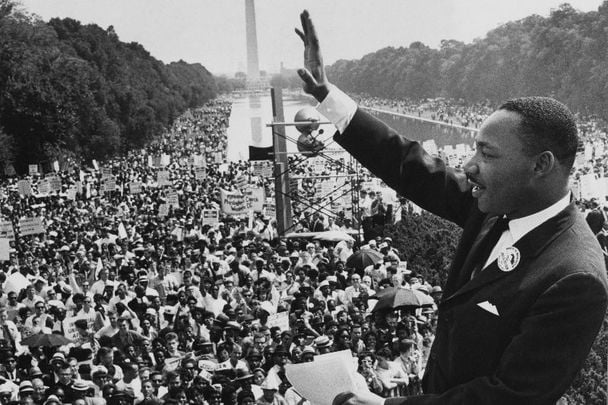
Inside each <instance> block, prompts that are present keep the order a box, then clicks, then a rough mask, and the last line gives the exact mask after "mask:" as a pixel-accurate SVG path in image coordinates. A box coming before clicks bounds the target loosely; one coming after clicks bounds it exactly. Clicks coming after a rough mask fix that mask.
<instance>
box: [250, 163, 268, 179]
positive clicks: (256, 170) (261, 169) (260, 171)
mask: <svg viewBox="0 0 608 405" xmlns="http://www.w3.org/2000/svg"><path fill="white" fill-rule="evenodd" d="M251 168H252V172H253V175H254V176H259V177H271V176H272V162H271V161H270V160H255V161H253V162H251Z"/></svg>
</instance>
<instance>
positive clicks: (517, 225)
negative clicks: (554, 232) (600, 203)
mask: <svg viewBox="0 0 608 405" xmlns="http://www.w3.org/2000/svg"><path fill="white" fill-rule="evenodd" d="M568 204H570V193H567V194H566V195H565V196H564V197H562V198H561V199H560V200H558V201H557V202H556V203H555V204H553V205H550V206H549V207H547V208H545V209H543V210H541V211H538V212H535V213H534V214H531V215H528V216H526V217H522V218H517V219H512V220H511V221H509V231H510V232H511V236H512V238H513V243H515V242H517V241H518V240H519V239H521V238H523V237H524V235H525V234H527V233H528V232H530V231H531V230H532V229H534V228H536V227H537V226H539V225H540V224H542V223H544V222H546V221H548V220H549V219H551V218H553V217H554V216H556V215H557V214H559V213H560V212H561V211H563V210H564V209H565V208H566V207H567V206H568Z"/></svg>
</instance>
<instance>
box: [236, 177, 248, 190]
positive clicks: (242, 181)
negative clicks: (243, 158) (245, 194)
mask: <svg viewBox="0 0 608 405" xmlns="http://www.w3.org/2000/svg"><path fill="white" fill-rule="evenodd" d="M234 183H235V184H236V187H237V188H238V189H239V190H241V191H243V190H244V189H245V188H246V187H247V186H249V179H248V176H247V175H244V174H242V175H240V176H238V177H237V178H236V179H234Z"/></svg>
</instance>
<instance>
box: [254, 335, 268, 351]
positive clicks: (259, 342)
mask: <svg viewBox="0 0 608 405" xmlns="http://www.w3.org/2000/svg"><path fill="white" fill-rule="evenodd" d="M253 345H254V346H255V348H256V349H257V350H259V351H262V350H264V346H266V337H264V336H256V337H255V338H254V339H253Z"/></svg>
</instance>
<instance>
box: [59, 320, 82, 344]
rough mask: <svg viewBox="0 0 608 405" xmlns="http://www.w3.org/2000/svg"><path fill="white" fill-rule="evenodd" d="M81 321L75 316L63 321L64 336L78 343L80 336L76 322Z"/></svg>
mask: <svg viewBox="0 0 608 405" xmlns="http://www.w3.org/2000/svg"><path fill="white" fill-rule="evenodd" d="M79 319H81V317H79V316H73V317H71V318H66V319H64V320H63V335H64V336H65V337H66V338H68V339H70V340H73V341H76V340H78V339H79V338H80V334H79V333H78V330H77V329H76V325H75V323H76V321H77V320H79Z"/></svg>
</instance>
